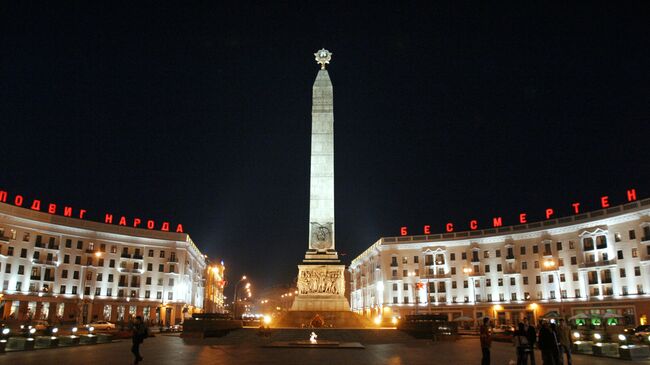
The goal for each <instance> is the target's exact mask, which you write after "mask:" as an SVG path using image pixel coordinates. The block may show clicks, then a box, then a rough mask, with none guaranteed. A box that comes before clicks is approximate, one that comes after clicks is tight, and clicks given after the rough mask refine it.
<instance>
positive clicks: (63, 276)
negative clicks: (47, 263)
mask: <svg viewBox="0 0 650 365" xmlns="http://www.w3.org/2000/svg"><path fill="white" fill-rule="evenodd" d="M61 278H63V279H67V278H68V270H63V271H61Z"/></svg>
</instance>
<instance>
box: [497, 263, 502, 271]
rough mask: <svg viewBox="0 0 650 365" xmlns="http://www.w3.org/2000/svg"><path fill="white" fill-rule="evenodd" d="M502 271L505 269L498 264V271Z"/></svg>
mask: <svg viewBox="0 0 650 365" xmlns="http://www.w3.org/2000/svg"><path fill="white" fill-rule="evenodd" d="M502 269H503V267H502V266H501V264H497V271H498V272H501V271H503V270H502Z"/></svg>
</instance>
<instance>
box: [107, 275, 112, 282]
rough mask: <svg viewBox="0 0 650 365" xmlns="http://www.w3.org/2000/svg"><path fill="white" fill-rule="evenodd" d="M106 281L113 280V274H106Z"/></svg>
mask: <svg viewBox="0 0 650 365" xmlns="http://www.w3.org/2000/svg"><path fill="white" fill-rule="evenodd" d="M108 282H109V283H112V282H113V274H108Z"/></svg>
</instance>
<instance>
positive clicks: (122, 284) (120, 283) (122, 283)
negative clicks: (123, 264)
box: [117, 281, 128, 287]
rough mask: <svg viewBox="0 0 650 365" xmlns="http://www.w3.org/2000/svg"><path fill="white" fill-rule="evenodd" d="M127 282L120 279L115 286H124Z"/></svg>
mask: <svg viewBox="0 0 650 365" xmlns="http://www.w3.org/2000/svg"><path fill="white" fill-rule="evenodd" d="M127 284H128V283H125V282H123V281H120V282H119V283H117V286H119V287H126V286H128V285H127Z"/></svg>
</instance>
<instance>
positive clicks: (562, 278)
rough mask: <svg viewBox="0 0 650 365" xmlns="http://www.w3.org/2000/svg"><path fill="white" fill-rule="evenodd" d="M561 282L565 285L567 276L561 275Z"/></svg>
mask: <svg viewBox="0 0 650 365" xmlns="http://www.w3.org/2000/svg"><path fill="white" fill-rule="evenodd" d="M560 281H561V282H563V283H564V282H565V281H566V276H565V275H564V274H560Z"/></svg>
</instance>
